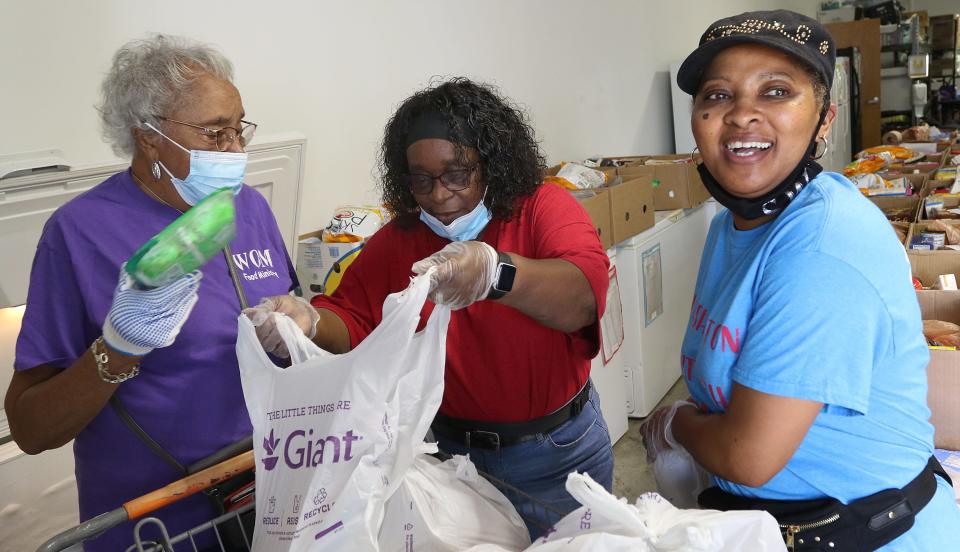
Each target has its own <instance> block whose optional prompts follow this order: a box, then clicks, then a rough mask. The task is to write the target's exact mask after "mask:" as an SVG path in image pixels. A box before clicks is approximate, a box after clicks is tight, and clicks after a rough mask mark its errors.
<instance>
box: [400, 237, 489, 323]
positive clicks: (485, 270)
mask: <svg viewBox="0 0 960 552" xmlns="http://www.w3.org/2000/svg"><path fill="white" fill-rule="evenodd" d="M433 266H435V267H437V270H435V271H434V272H433V274H432V275H431V276H430V300H431V301H433V302H434V303H437V304H438V305H447V306H448V307H450V308H451V309H453V310H456V309H462V308H464V307H467V306H468V305H470V304H472V303H474V302H476V301H480V300H481V299H484V298H486V296H487V294H488V293H489V292H490V287H491V286H492V285H493V278H494V273H495V272H496V270H497V251H496V250H495V249H494V248H493V247H491V246H489V245H487V244H485V243H483V242H479V241H459V242H451V243H449V244H447V246H446V247H444V248H443V249H441V250H440V251H437V252H436V253H434V254H433V255H430V256H429V257H427V258H426V259H421V260H419V261H417V262H416V263H414V264H413V267H412V268H411V270H412V271H413V272H414V273H416V274H417V275H421V274H425V273H426V272H427V270H428V269H429V268H430V267H433Z"/></svg>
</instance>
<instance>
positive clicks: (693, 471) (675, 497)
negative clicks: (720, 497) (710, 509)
mask: <svg viewBox="0 0 960 552" xmlns="http://www.w3.org/2000/svg"><path fill="white" fill-rule="evenodd" d="M675 446H676V447H677V448H672V449H666V450H662V451H660V452H659V453H657V458H656V460H654V461H653V478H654V480H656V482H657V492H659V493H660V495H661V496H663V498H666V499H667V500H668V501H670V503H671V504H673V505H674V506H676V507H677V508H697V497H698V496H700V493H701V492H702V491H703V490H704V489H706V488H707V487H708V486H709V485H710V475H709V474H708V473H707V472H706V470H704V469H703V468H701V467H700V464H697V461H696V460H694V459H693V457H692V456H690V453H688V452H687V451H686V450H684V449H683V447H681V446H680V445H675Z"/></svg>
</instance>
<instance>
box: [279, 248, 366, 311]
mask: <svg viewBox="0 0 960 552" xmlns="http://www.w3.org/2000/svg"><path fill="white" fill-rule="evenodd" d="M322 232H323V231H322V230H317V231H316V232H310V233H308V234H303V235H301V236H299V237H298V238H297V242H298V243H297V266H296V269H297V277H298V278H299V279H300V290H301V292H302V294H303V297H304V298H305V299H306V300H307V301H309V300H310V299H312V298H313V297H314V296H315V295H321V294H323V295H330V294H331V293H333V291H334V290H335V289H337V286H338V285H340V280H341V279H342V278H343V274H344V273H345V272H346V271H347V268H349V266H350V264H351V263H353V261H354V260H356V258H357V255H359V254H360V251H361V250H362V249H363V246H364V245H365V244H366V242H365V241H360V242H351V243H330V242H324V241H321V239H320V237H321V234H322Z"/></svg>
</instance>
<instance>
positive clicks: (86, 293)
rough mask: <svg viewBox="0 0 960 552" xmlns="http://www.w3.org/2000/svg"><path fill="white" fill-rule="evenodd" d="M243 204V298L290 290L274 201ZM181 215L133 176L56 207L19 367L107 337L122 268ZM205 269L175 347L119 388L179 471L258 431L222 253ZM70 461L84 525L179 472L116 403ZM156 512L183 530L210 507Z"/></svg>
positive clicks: (126, 530) (63, 364)
mask: <svg viewBox="0 0 960 552" xmlns="http://www.w3.org/2000/svg"><path fill="white" fill-rule="evenodd" d="M236 206H237V237H236V239H235V240H234V241H233V242H232V243H231V249H232V252H233V257H234V261H235V265H236V268H237V273H238V274H237V275H238V276H239V278H240V281H241V283H242V285H243V289H244V291H245V292H246V296H247V300H248V301H249V302H250V304H251V305H254V304H256V303H258V302H259V301H260V299H261V298H262V297H264V296H268V295H280V294H285V293H287V292H288V291H289V290H290V289H292V288H293V287H294V286H295V285H296V284H295V282H296V275H295V273H294V270H293V265H292V263H291V261H290V257H289V255H288V254H287V250H286V248H285V247H284V244H283V239H282V237H281V235H280V231H279V228H278V227H277V222H276V220H275V219H274V217H273V214H272V213H271V211H270V207H269V205H268V204H267V202H266V200H265V199H264V198H263V196H261V195H260V193H259V192H257V191H256V190H254V189H252V188H249V187H246V186H244V187H243V189H242V190H241V191H240V193H239V195H237V197H236ZM179 214H180V213H179V212H178V211H176V210H174V209H172V208H170V207H168V206H166V205H163V204H161V203H159V202H158V201H156V199H153V198H151V197H150V196H148V195H146V194H145V193H144V192H143V191H142V190H141V189H140V188H139V187H137V185H136V183H135V182H134V181H133V179H132V178H131V176H130V173H129V172H127V171H124V172H121V173H118V174H115V175H113V176H112V177H110V178H109V179H107V180H106V181H104V182H103V183H101V184H100V185H98V186H96V187H95V188H93V189H91V190H89V191H88V192H86V193H84V194H82V195H80V196H78V197H77V198H75V199H73V200H71V201H70V202H69V203H67V204H66V205H64V206H62V207H61V208H59V209H57V211H56V212H55V213H54V214H53V215H52V216H51V217H50V220H49V221H48V222H47V224H46V226H45V227H44V230H43V235H42V236H41V237H40V243H39V244H38V245H37V253H36V256H35V257H34V260H33V269H32V271H31V273H30V289H29V293H28V298H27V308H26V313H25V315H24V318H23V327H22V329H21V331H20V335H19V337H18V339H17V350H16V359H15V362H14V368H15V369H16V370H28V369H30V368H34V367H36V366H40V365H48V366H53V367H56V368H67V367H69V366H70V365H71V364H73V363H74V362H75V361H76V359H77V358H78V357H80V356H81V355H82V354H83V353H84V352H85V351H86V350H87V348H88V347H89V346H90V344H91V343H92V342H93V341H94V339H96V338H97V337H98V336H100V335H101V333H102V332H101V328H102V327H103V322H104V319H105V318H106V315H107V311H108V310H109V309H110V304H111V301H112V298H113V292H114V288H115V287H116V285H117V278H118V275H119V271H120V265H121V264H122V263H123V262H125V261H126V260H127V259H128V258H129V257H130V255H132V254H133V252H134V251H135V250H136V249H137V248H138V247H140V245H142V244H143V243H145V242H146V241H147V240H148V239H150V238H151V237H152V236H154V235H155V234H157V233H158V232H159V231H160V230H162V229H163V228H164V227H165V226H167V225H168V224H170V222H172V221H173V220H174V219H175V218H177V216H179ZM201 270H202V272H203V279H202V280H201V281H200V290H199V299H198V301H197V304H196V306H195V307H194V309H193V312H192V313H191V314H190V318H189V319H188V320H187V321H186V323H185V324H184V326H183V329H182V330H181V331H180V334H179V335H178V336H177V339H176V341H175V342H174V344H173V345H171V346H169V347H166V348H163V349H157V350H154V351H153V352H151V353H150V354H148V355H146V356H145V357H144V358H143V361H142V363H141V373H140V375H139V376H138V377H137V378H135V379H133V380H130V381H129V382H126V383H123V384H121V385H120V387H119V389H118V390H117V396H118V397H119V398H120V399H121V400H122V401H123V404H124V405H125V406H126V407H127V410H128V411H129V412H130V414H131V415H132V417H133V418H134V419H135V420H136V421H137V422H138V423H139V424H140V426H141V427H143V428H144V429H145V430H146V432H147V433H148V434H150V436H151V437H153V438H154V439H155V440H156V441H157V442H159V443H160V445H161V446H163V447H164V448H165V449H166V450H167V451H168V452H169V453H170V454H172V455H173V456H174V457H175V458H177V459H178V460H179V461H180V463H181V464H183V465H189V464H191V463H193V462H195V461H197V460H199V459H201V458H204V457H206V456H208V455H210V454H211V453H213V452H215V451H216V450H218V449H220V448H222V447H224V446H226V445H228V444H231V443H233V442H236V441H238V440H240V439H241V438H243V437H245V436H248V435H250V434H251V431H252V428H251V426H250V419H249V417H248V415H247V411H246V407H245V405H244V400H243V392H242V390H241V387H240V375H239V371H238V367H237V358H236V352H235V349H234V347H235V346H236V341H237V315H238V314H239V313H240V301H239V299H238V298H237V294H236V291H235V289H234V286H233V282H232V280H231V278H230V274H229V272H228V268H227V265H226V261H225V259H224V256H223V255H219V256H216V257H214V258H213V259H211V260H210V262H208V263H207V264H206V265H204V266H203V267H202V269H201ZM74 454H75V456H76V476H77V486H78V488H79V495H80V519H81V520H85V519H88V518H91V517H93V516H96V515H98V514H101V513H103V512H106V511H109V510H112V509H114V508H117V507H119V506H120V505H122V504H123V502H125V501H127V500H130V499H131V498H135V497H137V496H140V495H142V494H145V493H147V492H150V491H152V490H154V489H157V488H160V487H162V486H164V485H166V484H167V483H169V482H171V481H173V480H176V479H179V478H180V477H181V475H180V474H178V473H177V472H176V471H175V470H174V469H173V468H172V467H171V466H169V465H168V464H167V463H165V462H164V461H163V460H161V459H160V458H159V457H158V456H157V455H156V454H155V453H154V452H152V451H151V450H150V449H149V448H147V446H146V445H144V444H143V442H142V441H140V439H139V438H138V437H137V436H136V435H135V434H134V433H133V432H132V431H131V430H130V428H128V427H127V426H126V425H125V424H124V423H123V422H122V421H121V420H120V419H119V418H118V417H117V415H116V413H115V412H114V409H113V408H112V407H111V406H109V405H107V406H106V407H104V409H103V410H102V411H101V412H100V413H99V414H98V415H97V416H96V417H95V418H94V419H93V421H92V422H90V424H89V425H88V426H87V427H86V428H84V429H83V431H81V432H80V434H79V435H78V436H77V438H76V440H75V441H74ZM156 515H157V517H159V518H160V519H162V520H163V521H164V523H165V524H166V525H167V528H168V530H169V531H170V534H171V535H175V534H177V533H180V532H182V531H184V530H186V529H189V528H191V527H193V526H195V525H197V524H199V523H202V522H204V521H208V520H210V519H211V518H212V517H213V515H214V512H213V510H212V508H211V507H210V504H209V501H208V499H206V497H204V496H202V495H197V496H194V497H191V498H189V499H186V500H183V501H181V502H180V503H177V504H174V505H172V506H169V507H167V508H164V509H162V510H159V511H158V512H157V514H156ZM132 542H133V531H132V524H131V523H128V524H124V525H123V526H121V527H119V528H117V529H115V530H112V531H109V532H107V533H105V534H104V535H103V536H101V537H99V538H97V539H94V540H92V541H90V542H88V543H86V544H85V549H86V550H88V551H90V550H94V551H96V550H110V551H114V550H123V549H125V548H126V546H128V545H129V544H131V543H132Z"/></svg>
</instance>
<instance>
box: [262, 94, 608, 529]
mask: <svg viewBox="0 0 960 552" xmlns="http://www.w3.org/2000/svg"><path fill="white" fill-rule="evenodd" d="M543 166H544V163H543V157H542V156H541V155H540V153H539V150H538V148H537V143H536V141H535V138H534V133H533V130H532V129H531V128H530V126H529V125H528V124H527V122H526V116H525V115H524V114H523V113H522V112H521V111H520V110H519V109H517V108H515V107H513V106H512V105H510V104H509V103H508V101H507V100H505V99H504V98H502V97H500V96H499V95H498V94H497V93H496V91H495V90H494V89H492V88H491V87H489V86H486V85H482V84H478V83H474V82H472V81H470V80H467V79H454V80H451V81H448V82H444V83H442V84H440V85H438V86H434V87H430V88H427V89H425V90H422V91H420V92H418V93H416V94H414V95H413V96H411V97H410V98H408V99H407V100H406V101H405V102H404V103H403V104H402V105H401V106H400V108H399V109H398V110H397V112H396V114H395V115H394V116H393V118H392V119H391V120H390V121H389V122H388V124H387V127H386V132H385V136H384V141H383V147H382V151H381V172H382V182H381V187H382V192H383V202H384V204H385V205H387V207H388V208H389V209H390V210H391V211H392V212H393V214H394V218H393V220H392V221H391V222H390V223H388V224H387V225H386V226H384V227H383V228H382V229H381V230H380V231H379V232H377V233H376V234H375V235H374V236H373V237H372V238H371V239H370V240H369V242H368V243H367V245H366V246H365V247H364V250H363V253H362V254H361V255H360V256H359V257H358V258H357V259H356V260H355V261H354V263H353V264H352V265H351V267H350V270H349V271H348V272H347V273H346V274H345V275H344V277H343V280H342V281H341V283H340V286H339V287H338V288H337V290H336V291H335V292H334V293H333V294H332V295H331V296H329V297H327V296H319V297H317V298H315V299H314V306H315V307H316V309H315V310H314V309H310V308H308V307H307V306H306V305H304V304H303V303H301V302H297V301H295V300H294V299H293V298H292V297H289V296H283V297H280V298H275V300H274V301H272V302H271V303H270V304H269V307H268V308H274V309H276V310H277V311H281V312H284V313H286V314H288V315H290V316H292V317H293V318H294V319H295V320H296V321H297V322H298V323H299V324H300V326H301V328H302V329H303V330H304V332H305V333H306V334H307V335H310V336H311V337H312V338H313V339H314V341H315V342H316V343H317V344H319V345H320V346H321V347H323V348H325V349H327V350H329V351H332V352H345V351H349V350H351V349H352V348H353V347H355V346H356V345H357V344H358V343H359V342H360V341H362V340H363V339H364V337H366V336H367V335H368V334H369V333H370V332H371V331H372V330H373V329H374V328H375V327H376V326H377V324H379V322H380V320H381V316H382V312H381V308H382V305H383V301H384V299H385V298H386V297H387V295H388V294H390V293H394V292H397V291H400V290H402V289H404V288H405V287H406V286H407V285H408V283H409V281H410V276H411V275H412V274H413V273H423V272H425V271H426V269H427V268H428V267H430V266H437V267H438V270H437V271H436V272H435V276H434V281H433V290H432V294H431V299H432V300H433V301H434V302H435V303H441V304H447V305H450V306H451V307H453V308H454V309H456V310H454V312H453V314H452V317H451V321H450V326H449V332H448V336H447V366H446V376H445V390H444V399H443V403H442V405H441V407H440V413H439V414H438V415H437V417H436V419H435V421H434V424H433V427H432V429H433V433H434V435H435V436H436V437H437V439H438V442H439V445H440V448H441V449H442V450H444V451H446V452H449V453H453V454H467V453H469V454H470V458H471V459H472V460H473V461H474V463H476V465H477V467H478V468H479V469H480V470H483V471H485V472H487V473H489V474H491V475H493V476H495V477H498V478H501V479H503V480H505V481H507V482H508V483H510V484H511V485H514V486H515V487H517V488H519V489H520V490H522V491H524V492H525V493H527V494H530V495H532V496H534V497H536V498H537V499H539V500H540V501H543V502H548V503H550V504H551V505H552V506H554V507H556V508H558V509H560V510H563V511H564V512H569V511H572V510H573V509H575V508H577V507H578V506H579V504H578V503H577V502H576V501H575V500H574V499H573V498H572V497H571V496H570V495H569V494H567V493H566V491H565V489H564V483H565V481H566V476H567V474H568V473H570V472H571V471H574V470H576V471H580V472H588V473H589V474H590V475H591V477H593V478H594V479H595V480H597V481H598V482H600V483H601V484H603V485H604V486H605V487H606V488H607V489H609V488H610V487H611V484H612V479H613V456H612V452H611V444H610V437H609V433H608V431H607V426H606V423H605V422H604V420H603V417H602V416H601V414H600V409H599V404H598V398H597V394H596V391H595V390H593V389H592V388H591V386H590V384H589V380H588V377H589V373H590V359H591V358H593V357H594V356H595V355H596V353H597V350H598V347H599V322H598V321H599V319H600V316H601V314H602V312H603V308H604V298H605V297H606V291H607V283H608V277H607V269H608V264H609V261H608V259H607V256H606V254H605V252H604V250H603V248H602V247H601V245H600V242H599V239H598V238H597V235H596V232H595V230H594V227H593V225H592V224H591V222H590V219H589V218H588V216H587V214H586V212H585V211H584V210H583V208H582V207H580V205H579V204H578V203H577V202H576V200H575V199H574V198H573V197H572V196H571V195H570V194H569V193H567V192H566V191H564V190H562V189H560V188H558V187H555V186H549V185H543V184H542V178H543ZM432 308H433V305H432V304H430V303H428V304H427V306H425V307H424V312H423V313H422V317H423V318H422V319H423V320H426V319H427V317H428V316H429V313H430V311H431V310H432ZM272 329H273V324H272V322H270V321H268V322H266V323H265V324H263V325H261V326H260V328H259V329H258V333H259V334H260V336H261V341H262V342H263V343H264V347H265V348H266V349H267V350H268V351H270V350H277V349H278V346H279V339H278V338H277V336H276V334H275V333H274V332H273V331H272ZM280 349H282V347H280ZM279 352H281V353H282V350H281V351H279ZM509 498H511V500H513V501H514V504H515V505H516V506H517V508H518V509H519V510H520V512H521V514H525V517H527V518H528V519H537V518H538V517H539V518H543V515H542V513H543V512H542V510H540V511H535V510H534V508H533V505H532V504H530V503H529V502H528V501H524V500H522V499H521V498H520V497H516V496H511V497H509ZM538 514H540V515H539V516H538ZM540 521H542V522H543V523H542V525H543V527H536V524H531V523H529V522H528V526H529V528H530V530H531V534H532V535H533V536H537V535H539V534H540V533H541V532H542V531H543V530H544V529H546V528H548V527H549V526H550V525H551V524H552V522H554V521H556V519H541V520H540Z"/></svg>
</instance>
